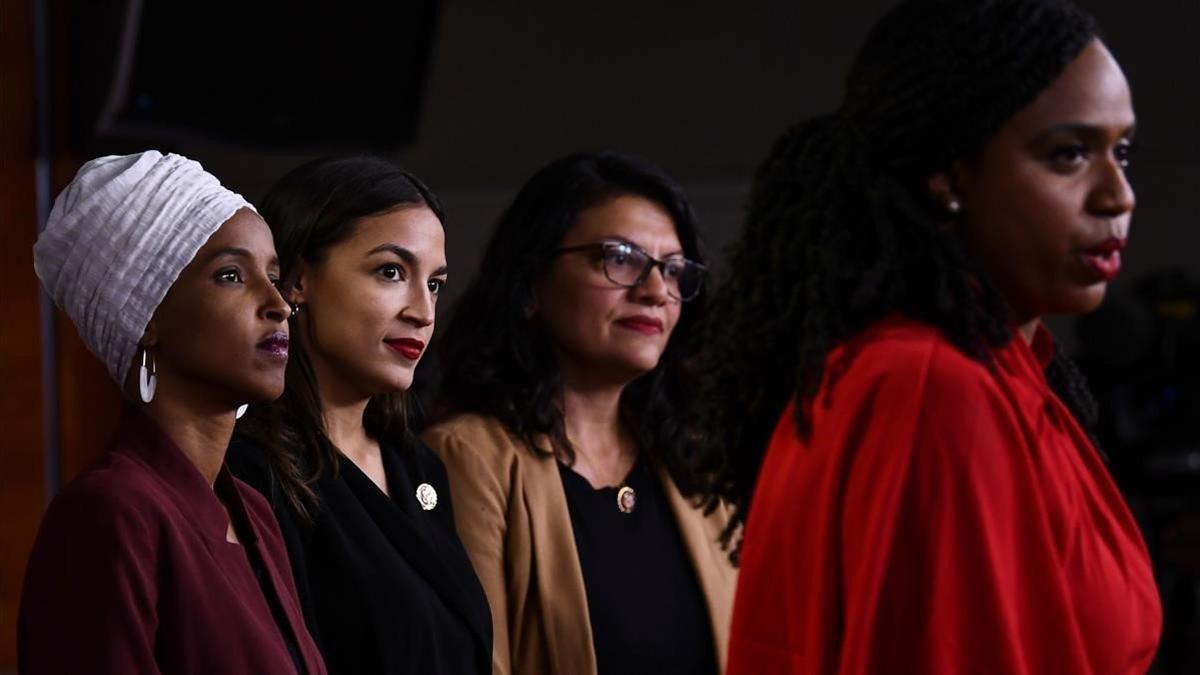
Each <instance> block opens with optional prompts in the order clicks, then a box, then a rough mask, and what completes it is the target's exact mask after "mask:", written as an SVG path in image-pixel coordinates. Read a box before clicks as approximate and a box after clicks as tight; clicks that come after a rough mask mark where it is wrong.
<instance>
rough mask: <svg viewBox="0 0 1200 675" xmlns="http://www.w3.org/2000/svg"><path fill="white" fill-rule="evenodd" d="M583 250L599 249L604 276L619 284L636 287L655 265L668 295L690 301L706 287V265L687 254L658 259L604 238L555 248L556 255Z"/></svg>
mask: <svg viewBox="0 0 1200 675" xmlns="http://www.w3.org/2000/svg"><path fill="white" fill-rule="evenodd" d="M579 251H599V252H600V260H601V262H603V263H604V276H605V277H608V280H609V281H611V282H613V283H614V284H616V285H618V286H623V287H625V288H634V287H636V286H640V285H642V284H643V283H645V281H646V277H648V276H650V270H652V269H654V268H655V267H657V268H658V271H659V272H661V273H662V278H663V282H664V283H666V285H667V295H670V296H671V297H672V298H675V299H676V300H679V301H681V302H687V301H688V300H691V299H693V298H695V297H696V296H697V295H700V289H701V288H703V286H704V273H705V272H706V271H707V269H708V268H706V267H705V266H704V265H701V264H700V263H698V262H695V261H693V260H688V259H687V258H684V257H683V256H672V257H670V258H667V259H666V260H658V259H657V258H654V257H653V256H651V255H650V254H649V253H647V252H646V251H645V249H643V248H641V247H640V246H636V245H634V244H630V243H629V242H624V241H602V242H599V243H596V244H580V245H579V246H568V247H566V248H560V249H557V250H555V251H554V254H555V255H561V254H563V253H576V252H579Z"/></svg>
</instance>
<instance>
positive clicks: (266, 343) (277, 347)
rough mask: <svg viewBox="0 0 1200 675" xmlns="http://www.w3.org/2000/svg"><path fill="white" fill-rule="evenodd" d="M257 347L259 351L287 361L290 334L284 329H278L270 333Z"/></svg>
mask: <svg viewBox="0 0 1200 675" xmlns="http://www.w3.org/2000/svg"><path fill="white" fill-rule="evenodd" d="M255 347H256V348H257V349H258V351H260V352H262V353H264V354H266V355H267V356H270V357H271V358H273V359H279V360H280V361H286V360H287V357H288V334H287V333H284V332H283V331H276V332H274V333H271V334H270V335H268V336H267V338H266V339H265V340H263V341H262V342H259V343H258V344H257V345H255Z"/></svg>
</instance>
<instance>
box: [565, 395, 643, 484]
mask: <svg viewBox="0 0 1200 675" xmlns="http://www.w3.org/2000/svg"><path fill="white" fill-rule="evenodd" d="M621 392H622V387H598V388H589V389H583V388H577V387H571V386H569V385H568V386H565V387H564V388H563V394H562V405H563V426H564V427H565V431H566V433H567V439H568V440H569V441H570V442H571V446H572V448H573V449H574V450H575V459H576V462H575V464H574V465H573V466H572V468H573V469H574V470H575V471H576V473H579V474H580V475H582V476H583V477H584V478H586V479H587V480H588V482H589V483H591V484H592V486H593V487H605V486H610V485H616V484H617V483H619V482H621V481H622V480H624V478H625V476H626V474H628V473H629V469H630V468H632V467H633V463H634V462H635V461H636V460H637V446H636V444H635V443H634V442H633V440H632V439H631V438H630V437H629V434H628V432H627V431H626V430H625V428H624V426H623V425H622V423H621ZM580 460H582V461H580Z"/></svg>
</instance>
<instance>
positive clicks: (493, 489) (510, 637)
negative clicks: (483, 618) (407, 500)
mask: <svg viewBox="0 0 1200 675" xmlns="http://www.w3.org/2000/svg"><path fill="white" fill-rule="evenodd" d="M422 438H423V440H424V441H425V442H426V443H428V444H429V447H431V448H433V449H434V451H435V452H437V453H438V455H440V456H441V458H442V460H443V461H445V463H446V471H447V472H448V473H449V474H450V493H451V498H452V500H453V505H454V520H455V523H456V524H457V525H458V533H459V536H460V537H462V541H463V544H464V545H465V546H466V548H467V554H468V555H469V556H470V558H471V562H472V563H474V565H475V571H476V573H477V574H478V575H479V580H480V581H481V582H482V583H483V590H484V592H485V593H486V594H487V597H488V602H489V603H490V604H491V607H492V627H493V647H492V667H493V671H494V672H495V673H496V675H510V674H511V675H547V674H550V673H553V674H555V675H596V652H595V650H594V649H593V646H592V627H591V622H590V620H589V618H588V608H587V594H586V592H585V590H584V588H583V572H582V570H581V568H580V566H579V556H578V554H577V553H576V550H575V538H574V535H573V534H572V531H571V516H570V513H569V512H568V511H567V498H566V495H565V494H564V493H563V487H562V479H561V477H560V476H559V473H558V467H557V465H556V464H555V461H556V460H555V459H554V457H553V456H552V455H550V454H549V453H548V452H538V453H534V452H531V451H530V449H529V447H528V445H527V444H526V443H525V442H524V441H522V440H521V439H519V438H518V437H516V436H513V435H512V434H510V433H509V432H508V430H507V428H505V427H504V425H503V424H501V423H500V422H499V421H498V420H496V419H495V418H492V417H484V416H481V415H459V416H457V417H453V418H451V419H449V420H447V421H445V422H443V423H441V424H439V425H437V426H434V427H433V428H431V429H429V430H428V431H426V432H425V434H424V435H423V436H422ZM540 445H542V446H543V449H545V450H548V449H549V444H548V442H543V443H541V444H540ZM660 476H661V478H662V483H663V489H664V491H665V492H666V495H667V500H668V501H669V502H670V504H671V510H672V511H673V512H674V514H675V522H676V523H677V524H678V526H679V533H680V535H681V537H682V539H683V543H684V546H685V547H686V548H687V553H688V558H689V559H690V560H691V561H692V564H693V565H695V568H696V577H697V578H698V579H699V581H700V589H701V591H702V593H703V595H704V599H705V601H706V603H707V605H708V613H709V620H710V622H711V624H712V631H713V643H714V644H715V645H716V647H717V663H719V664H721V671H722V672H724V664H725V656H726V647H727V645H728V643H729V615H730V611H731V609H732V606H733V588H734V583H735V581H736V572H735V571H734V569H733V567H732V565H730V564H729V558H728V557H727V556H726V554H725V552H724V551H723V550H721V547H720V545H719V544H718V543H717V541H716V540H717V536H718V535H719V534H720V532H721V529H722V528H723V527H724V526H725V523H726V522H727V520H728V514H727V512H726V511H725V510H724V509H718V510H717V511H715V512H714V513H712V514H711V515H709V516H704V515H703V513H702V512H701V511H700V510H698V509H695V508H693V507H692V505H691V504H690V503H689V502H688V501H687V500H686V499H684V498H683V496H682V495H681V494H680V493H679V490H678V489H676V487H675V484H674V483H673V482H672V481H671V480H670V478H669V477H668V476H667V474H666V472H660Z"/></svg>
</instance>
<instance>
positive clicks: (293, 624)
mask: <svg viewBox="0 0 1200 675" xmlns="http://www.w3.org/2000/svg"><path fill="white" fill-rule="evenodd" d="M217 483H218V486H219V487H218V489H220V490H221V494H222V495H223V496H224V497H225V499H226V500H227V501H226V507H227V508H229V510H230V511H231V512H232V513H231V514H230V516H231V517H233V518H236V519H238V520H239V521H241V523H242V524H243V527H242V529H243V530H244V531H245V532H246V534H247V535H249V536H248V539H249V541H242V542H241V544H242V546H245V547H252V548H253V549H254V551H255V552H256V555H257V557H258V560H259V562H261V563H262V566H263V569H265V570H266V573H267V578H268V580H269V581H270V586H271V587H270V588H263V589H262V590H263V594H264V595H267V594H271V595H273V596H274V597H267V598H266V601H267V603H268V604H270V603H277V606H278V607H280V608H281V609H282V610H283V614H284V616H285V617H287V624H288V625H287V626H286V629H287V630H290V631H291V636H290V637H291V641H292V644H294V645H295V646H296V650H297V653H298V655H299V656H300V658H301V659H302V660H303V661H304V668H305V670H306V671H307V672H308V673H319V672H321V671H322V670H323V669H322V668H321V666H320V665H319V664H316V663H313V661H312V657H313V654H311V653H310V650H308V649H305V641H304V640H302V639H300V636H302V635H305V634H306V632H307V631H308V629H307V628H306V627H305V625H304V618H303V616H304V615H303V613H302V612H301V611H300V605H299V603H298V602H297V601H296V597H295V596H294V595H292V594H291V593H287V592H285V590H284V589H286V588H287V584H285V583H284V581H283V576H282V575H281V574H280V572H279V569H278V568H277V567H276V566H275V560H274V558H272V557H271V554H270V552H269V551H267V550H266V548H264V547H263V544H262V538H261V537H260V536H259V534H258V524H257V523H255V522H254V521H253V520H252V519H251V518H250V514H249V512H248V511H247V510H246V506H245V504H244V503H243V501H242V493H241V491H240V490H239V489H238V487H237V483H236V482H234V479H233V474H231V473H230V472H229V468H228V467H227V466H222V467H221V473H220V475H218V476H217ZM279 628H280V630H284V629H285V627H284V626H280V627H279Z"/></svg>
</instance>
